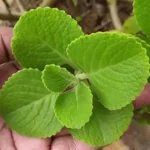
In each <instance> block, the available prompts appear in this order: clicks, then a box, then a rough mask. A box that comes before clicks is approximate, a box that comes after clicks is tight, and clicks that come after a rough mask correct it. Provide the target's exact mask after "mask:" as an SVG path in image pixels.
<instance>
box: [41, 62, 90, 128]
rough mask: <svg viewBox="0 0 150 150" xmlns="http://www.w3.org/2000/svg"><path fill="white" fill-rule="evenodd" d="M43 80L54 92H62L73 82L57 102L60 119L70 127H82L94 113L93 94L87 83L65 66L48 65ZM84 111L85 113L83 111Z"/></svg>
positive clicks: (56, 109)
mask: <svg viewBox="0 0 150 150" xmlns="http://www.w3.org/2000/svg"><path fill="white" fill-rule="evenodd" d="M42 80H43V83H44V85H45V86H46V88H47V89H48V90H50V91H53V92H60V93H61V92H62V91H64V90H65V89H66V88H67V87H68V86H69V85H71V84H73V85H72V87H70V88H72V89H71V90H69V89H68V91H67V90H66V91H65V92H64V93H61V94H60V96H59V97H58V98H57V100H56V103H55V114H56V116H57V118H58V120H59V121H60V122H61V123H62V124H63V125H65V126H66V127H68V128H77V129H78V128H81V127H82V126H84V125H85V123H87V122H88V121H89V118H90V116H91V115H92V107H93V106H92V94H91V91H90V89H89V87H88V86H86V85H85V83H79V84H78V82H79V81H77V79H76V78H75V77H74V76H73V75H72V74H71V73H69V72H68V71H67V70H66V69H65V68H61V67H59V66H56V65H47V66H46V67H45V69H44V71H43V76H42ZM81 111H83V112H84V113H81Z"/></svg>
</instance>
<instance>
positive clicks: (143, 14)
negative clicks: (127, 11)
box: [134, 0, 150, 36]
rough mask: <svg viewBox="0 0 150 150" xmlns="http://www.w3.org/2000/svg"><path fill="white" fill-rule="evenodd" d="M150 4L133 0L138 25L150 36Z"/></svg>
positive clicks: (147, 1)
mask: <svg viewBox="0 0 150 150" xmlns="http://www.w3.org/2000/svg"><path fill="white" fill-rule="evenodd" d="M149 8H150V2H149V0H134V14H135V17H136V20H137V23H138V25H139V26H140V27H141V29H142V30H143V31H144V33H146V34H147V35H149V36H150V25H149V22H150V15H149V14H150V9H149Z"/></svg>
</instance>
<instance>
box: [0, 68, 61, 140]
mask: <svg viewBox="0 0 150 150" xmlns="http://www.w3.org/2000/svg"><path fill="white" fill-rule="evenodd" d="M41 75H42V73H41V72H40V71H39V70H36V69H24V70H22V71H19V72H17V73H16V74H14V75H13V76H12V77H10V78H9V80H8V81H7V82H6V84H5V85H4V87H3V90H2V91H1V95H0V113H1V115H2V117H3V118H4V120H5V122H6V124H7V125H8V126H9V127H10V128H11V129H13V130H15V131H17V132H18V133H20V134H23V135H26V136H32V137H48V136H52V135H55V134H56V133H57V132H58V131H60V129H61V128H62V127H63V126H62V125H61V124H60V122H59V121H58V120H57V118H56V117H55V114H54V109H53V107H54V102H55V100H56V98H57V97H58V94H56V93H51V92H49V91H48V90H47V89H46V88H45V87H44V85H43V83H42V81H41Z"/></svg>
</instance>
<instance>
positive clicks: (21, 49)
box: [12, 7, 83, 69]
mask: <svg viewBox="0 0 150 150" xmlns="http://www.w3.org/2000/svg"><path fill="white" fill-rule="evenodd" d="M81 35H83V32H82V31H81V28H80V27H79V26H78V25H77V23H76V21H75V20H73V19H72V18H71V17H70V16H68V15H66V13H65V12H64V11H60V10H58V9H56V8H49V7H46V8H38V9H35V10H31V11H29V12H27V13H25V14H24V15H23V16H22V17H21V18H20V20H19V21H18V22H17V24H16V26H15V29H14V38H13V40H12V48H13V53H14V55H15V57H16V59H17V60H18V61H19V62H20V64H21V65H22V66H23V67H26V68H29V67H32V68H39V69H43V68H44V67H45V65H47V64H56V65H62V64H65V63H68V61H69V59H68V57H67V55H66V47H67V45H68V44H69V43H70V42H71V41H72V40H74V39H76V38H78V37H80V36H81Z"/></svg>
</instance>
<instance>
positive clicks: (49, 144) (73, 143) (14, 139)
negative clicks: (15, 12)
mask: <svg viewBox="0 0 150 150" xmlns="http://www.w3.org/2000/svg"><path fill="white" fill-rule="evenodd" d="M12 36H13V34H12V29H11V28H6V27H4V28H2V27H1V28H0V88H1V87H2V85H3V84H4V83H5V81H6V80H7V79H8V77H10V76H11V75H12V74H13V73H15V72H17V71H18V70H19V69H21V67H20V66H19V65H18V64H17V62H16V61H15V60H14V57H13V55H12V53H11V47H10V42H11V38H12ZM149 91H150V84H147V85H146V86H145V89H144V90H143V92H142V93H141V95H140V96H138V97H137V99H136V101H134V106H135V108H139V107H141V106H145V105H148V104H150V92H149ZM98 149H99V148H95V147H91V146H88V145H86V144H84V143H81V142H79V141H77V140H76V139H73V138H72V136H71V135H69V133H68V132H67V130H66V129H63V130H62V131H61V132H60V133H58V134H57V135H56V136H55V137H52V138H46V139H35V138H30V137H25V136H21V135H19V134H17V133H16V132H14V131H11V130H10V129H9V128H8V127H7V126H6V125H5V122H4V121H3V119H2V118H1V117H0V150H98Z"/></svg>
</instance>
